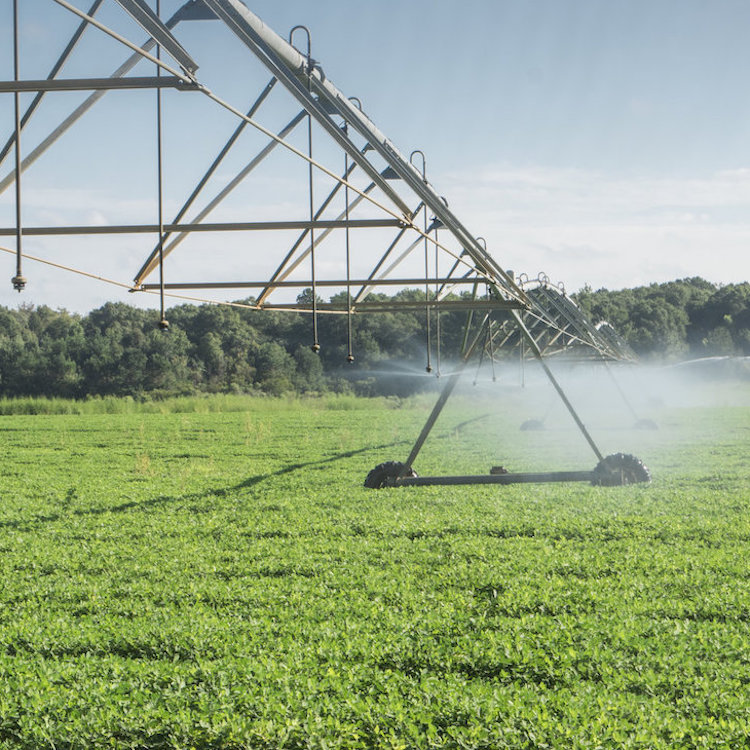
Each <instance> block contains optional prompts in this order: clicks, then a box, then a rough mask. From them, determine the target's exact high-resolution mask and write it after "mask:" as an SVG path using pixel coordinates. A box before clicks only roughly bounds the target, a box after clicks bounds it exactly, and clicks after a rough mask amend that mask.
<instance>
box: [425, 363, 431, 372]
mask: <svg viewBox="0 0 750 750" xmlns="http://www.w3.org/2000/svg"><path fill="white" fill-rule="evenodd" d="M424 370H425V372H432V365H427V367H425V368H424Z"/></svg>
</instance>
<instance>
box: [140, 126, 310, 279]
mask: <svg viewBox="0 0 750 750" xmlns="http://www.w3.org/2000/svg"><path fill="white" fill-rule="evenodd" d="M305 117H306V113H305V112H302V111H301V112H298V113H297V114H296V115H295V116H294V117H293V118H292V119H291V120H290V121H289V122H288V123H287V124H286V125H285V126H284V127H283V128H282V129H281V130H280V131H279V134H278V138H279V139H283V138H285V137H286V136H287V135H289V133H291V132H292V131H293V130H294V129H295V128H296V127H297V125H299V124H300V123H301V122H302V121H303V120H304V119H305ZM278 145H279V140H278V139H273V140H271V141H269V143H267V144H266V145H265V146H264V147H263V148H262V149H261V150H260V151H259V152H258V154H256V156H255V157H254V158H253V159H252V160H251V161H250V162H249V163H248V164H247V165H246V166H245V167H244V169H242V170H241V171H240V173H239V174H238V175H237V176H236V177H235V178H234V179H233V180H232V181H231V182H229V184H228V185H226V187H225V188H224V189H223V190H222V191H221V192H220V193H219V194H218V195H217V196H216V197H215V198H214V199H213V200H212V201H210V202H209V203H208V205H207V206H206V207H205V208H204V209H203V210H202V211H201V212H200V213H199V214H198V215H197V216H196V217H195V220H194V221H193V224H199V223H200V222H202V221H203V219H205V218H206V216H208V215H209V214H210V213H211V212H212V211H213V210H214V209H215V208H216V207H217V206H218V205H219V204H220V203H221V202H222V201H223V200H224V198H226V197H227V196H228V195H229V194H230V193H231V192H232V191H233V190H234V189H235V188H236V187H237V186H238V185H239V184H240V183H241V182H242V181H243V180H244V179H245V177H247V176H248V175H249V174H250V172H252V171H253V170H254V169H255V168H256V167H257V166H258V165H259V164H261V163H262V162H263V161H264V159H265V158H266V157H267V156H268V155H269V154H270V153H271V152H272V151H273V150H274V149H275V148H276V147H277V146H278ZM187 236H188V233H187V232H180V233H179V234H177V236H176V237H175V238H174V239H173V240H172V241H171V242H169V243H168V244H167V245H165V246H164V249H163V257H164V258H166V257H167V255H169V254H170V253H171V252H172V251H173V250H174V249H175V248H176V247H177V246H178V245H179V244H180V243H181V242H182V241H183V240H184V239H185V238H186V237H187ZM158 265H159V258H158V251H157V252H155V253H152V254H151V256H150V260H149V261H148V262H147V263H146V264H145V265H144V266H143V268H142V269H141V271H140V272H139V273H138V275H137V276H136V278H135V281H134V283H133V285H134V286H136V287H137V286H139V285H140V284H141V283H142V281H143V279H144V278H145V277H146V276H148V275H149V274H150V273H151V272H152V271H153V270H154V269H155V268H156V267H157V266H158Z"/></svg>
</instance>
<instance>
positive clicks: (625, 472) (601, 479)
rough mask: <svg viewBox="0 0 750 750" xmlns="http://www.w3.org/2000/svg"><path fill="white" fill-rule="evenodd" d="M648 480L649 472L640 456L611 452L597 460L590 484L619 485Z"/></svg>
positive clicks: (649, 478) (602, 485) (601, 485)
mask: <svg viewBox="0 0 750 750" xmlns="http://www.w3.org/2000/svg"><path fill="white" fill-rule="evenodd" d="M650 481H651V472H650V471H649V470H648V467H647V466H646V465H645V464H644V463H643V461H641V460H640V458H636V457H635V456H632V455H630V454H629V453H613V454H612V455H611V456H607V457H606V458H603V459H602V460H601V461H599V463H598V464H597V466H596V468H595V469H594V471H593V472H592V479H591V484H593V485H597V486H600V487H619V486H621V485H624V484H639V483H641V482H650Z"/></svg>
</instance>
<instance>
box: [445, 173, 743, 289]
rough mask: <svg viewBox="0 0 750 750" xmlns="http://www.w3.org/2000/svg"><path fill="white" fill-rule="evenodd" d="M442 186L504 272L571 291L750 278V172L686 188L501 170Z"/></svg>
mask: <svg viewBox="0 0 750 750" xmlns="http://www.w3.org/2000/svg"><path fill="white" fill-rule="evenodd" d="M442 182H443V183H444V184H445V186H446V192H447V195H448V197H449V200H450V202H451V207H452V208H453V210H454V211H455V212H456V213H457V214H458V215H459V216H460V217H462V219H464V220H465V223H466V224H467V225H468V226H469V227H471V228H472V229H475V230H477V231H478V233H479V234H482V235H483V236H484V237H486V239H487V241H488V245H489V250H490V252H491V253H492V254H493V255H494V256H495V257H496V259H497V260H498V261H499V262H500V263H501V264H502V265H504V266H506V267H508V268H512V269H513V270H515V271H517V272H522V271H524V272H527V273H529V275H533V276H536V274H537V273H538V272H539V271H545V272H546V273H548V274H549V276H550V277H551V278H553V279H554V280H561V281H563V282H564V283H565V284H566V285H567V286H568V288H570V289H577V288H579V287H580V286H582V285H583V284H585V283H589V284H591V285H593V286H595V287H599V286H607V287H609V288H622V287H629V286H635V285H638V284H646V283H650V282H652V281H667V280H671V279H674V278H681V277H685V276H703V277H705V278H707V279H709V280H711V281H716V282H721V283H730V282H736V281H744V280H747V279H748V278H750V252H748V248H749V247H750V222H748V220H747V205H748V203H750V169H737V170H727V171H722V172H716V173H714V174H711V175H705V176H695V177H689V178H684V179H679V178H676V177H618V178H613V177H611V176H605V175H602V174H598V173H594V172H586V171H583V170H571V169H545V168H529V169H521V168H518V167H508V168H505V167H502V166H491V167H487V168H485V169H484V170H482V171H481V172H480V173H478V174H468V173H461V174H448V175H444V177H443V180H442Z"/></svg>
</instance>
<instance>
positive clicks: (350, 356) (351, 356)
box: [346, 354, 354, 364]
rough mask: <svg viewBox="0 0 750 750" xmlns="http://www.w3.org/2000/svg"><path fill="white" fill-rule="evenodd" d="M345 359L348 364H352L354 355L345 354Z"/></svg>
mask: <svg viewBox="0 0 750 750" xmlns="http://www.w3.org/2000/svg"><path fill="white" fill-rule="evenodd" d="M346 361H347V362H348V363H349V364H352V363H353V362H354V355H353V354H347V355H346Z"/></svg>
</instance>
